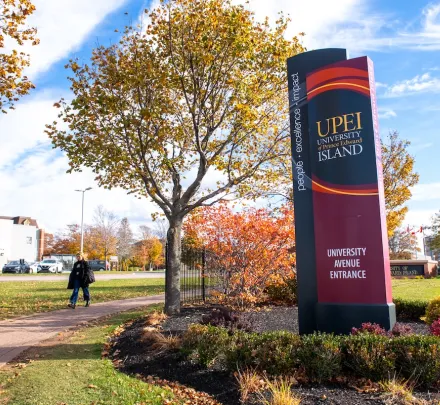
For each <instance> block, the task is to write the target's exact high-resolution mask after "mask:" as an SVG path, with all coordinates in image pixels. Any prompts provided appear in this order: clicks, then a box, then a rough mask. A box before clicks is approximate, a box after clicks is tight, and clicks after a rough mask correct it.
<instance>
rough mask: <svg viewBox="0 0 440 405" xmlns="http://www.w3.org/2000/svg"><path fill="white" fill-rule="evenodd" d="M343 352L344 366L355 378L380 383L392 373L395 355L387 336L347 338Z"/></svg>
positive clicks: (375, 335)
mask: <svg viewBox="0 0 440 405" xmlns="http://www.w3.org/2000/svg"><path fill="white" fill-rule="evenodd" d="M343 351H344V365H345V366H346V367H347V368H348V369H349V370H351V372H352V373H353V374H355V375H356V376H359V377H365V378H369V379H371V380H373V381H380V380H383V379H387V378H389V377H390V375H391V374H392V373H393V370H394V361H395V355H394V353H393V351H392V348H391V346H390V338H388V337H387V336H383V335H381V334H374V333H359V334H357V335H351V336H348V337H347V338H345V340H344V343H343Z"/></svg>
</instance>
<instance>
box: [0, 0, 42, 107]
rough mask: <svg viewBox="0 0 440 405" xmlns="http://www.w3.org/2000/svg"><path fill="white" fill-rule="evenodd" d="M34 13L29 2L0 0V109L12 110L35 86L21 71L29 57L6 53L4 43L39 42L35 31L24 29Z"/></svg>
mask: <svg viewBox="0 0 440 405" xmlns="http://www.w3.org/2000/svg"><path fill="white" fill-rule="evenodd" d="M34 11H35V6H34V5H33V4H32V3H31V2H30V1H29V0H0V110H1V111H2V112H3V113H5V112H6V110H5V108H6V107H7V106H9V108H13V106H14V102H15V101H17V100H18V99H19V98H20V97H21V96H23V95H25V94H28V92H29V90H30V89H33V88H34V85H33V84H32V83H31V82H30V81H29V79H28V78H27V77H26V76H23V70H24V69H25V68H26V67H27V66H29V57H28V55H26V54H25V53H23V52H18V51H17V50H15V49H12V50H11V51H10V52H5V51H4V49H5V45H6V42H7V41H8V39H9V40H11V43H12V41H15V42H16V43H17V44H18V45H19V46H22V45H24V43H25V42H28V41H31V43H32V45H37V44H38V43H39V41H38V39H37V38H36V33H37V30H36V28H24V25H25V23H26V19H27V17H29V16H30V15H31V14H32V13H33V12H34Z"/></svg>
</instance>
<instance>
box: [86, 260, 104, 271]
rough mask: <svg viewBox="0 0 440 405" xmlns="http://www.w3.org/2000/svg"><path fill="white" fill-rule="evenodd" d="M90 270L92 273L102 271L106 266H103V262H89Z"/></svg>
mask: <svg viewBox="0 0 440 405" xmlns="http://www.w3.org/2000/svg"><path fill="white" fill-rule="evenodd" d="M88 263H89V266H90V269H91V270H93V271H104V270H105V269H106V267H107V268H108V265H107V266H106V265H105V260H89V261H88Z"/></svg>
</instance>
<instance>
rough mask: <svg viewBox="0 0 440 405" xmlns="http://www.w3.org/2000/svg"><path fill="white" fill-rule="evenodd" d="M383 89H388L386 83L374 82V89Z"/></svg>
mask: <svg viewBox="0 0 440 405" xmlns="http://www.w3.org/2000/svg"><path fill="white" fill-rule="evenodd" d="M383 87H388V84H386V83H381V82H376V89H380V88H383Z"/></svg>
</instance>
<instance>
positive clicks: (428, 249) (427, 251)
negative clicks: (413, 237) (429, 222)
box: [424, 236, 440, 260]
mask: <svg viewBox="0 0 440 405" xmlns="http://www.w3.org/2000/svg"><path fill="white" fill-rule="evenodd" d="M433 239H434V237H433V236H425V239H424V246H425V256H431V258H432V259H434V260H438V259H439V258H440V254H439V253H440V252H439V251H438V250H433V249H431V243H432V240H433Z"/></svg>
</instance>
